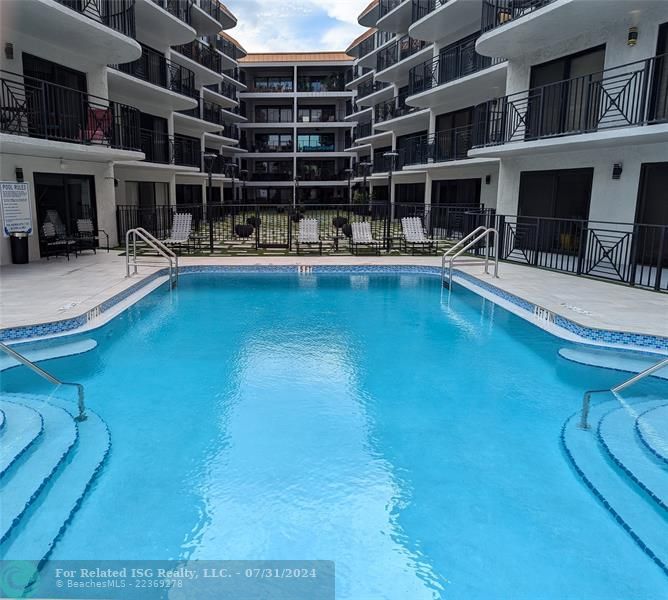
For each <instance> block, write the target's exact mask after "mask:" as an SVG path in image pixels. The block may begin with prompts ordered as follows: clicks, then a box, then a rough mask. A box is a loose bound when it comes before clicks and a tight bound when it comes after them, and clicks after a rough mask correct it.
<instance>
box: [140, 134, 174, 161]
mask: <svg viewBox="0 0 668 600" xmlns="http://www.w3.org/2000/svg"><path fill="white" fill-rule="evenodd" d="M140 139H141V151H142V152H143V153H144V154H145V156H146V158H145V159H144V160H145V161H146V162H151V163H158V164H163V165H169V164H173V163H174V138H171V137H169V136H168V135H167V134H166V133H160V132H157V131H153V130H152V129H142V130H141V132H140Z"/></svg>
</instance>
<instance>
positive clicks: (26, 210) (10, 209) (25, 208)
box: [0, 181, 32, 237]
mask: <svg viewBox="0 0 668 600" xmlns="http://www.w3.org/2000/svg"><path fill="white" fill-rule="evenodd" d="M0 205H2V234H3V235H4V236H5V237H9V236H10V234H12V233H28V234H31V233H32V211H31V210H30V190H29V188H28V184H27V183H16V182H15V181H0Z"/></svg>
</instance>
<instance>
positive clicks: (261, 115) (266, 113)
mask: <svg viewBox="0 0 668 600" xmlns="http://www.w3.org/2000/svg"><path fill="white" fill-rule="evenodd" d="M292 120H293V119H292V107H291V106H256V107H255V122H256V123H292Z"/></svg>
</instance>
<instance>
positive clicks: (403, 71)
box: [375, 35, 432, 82]
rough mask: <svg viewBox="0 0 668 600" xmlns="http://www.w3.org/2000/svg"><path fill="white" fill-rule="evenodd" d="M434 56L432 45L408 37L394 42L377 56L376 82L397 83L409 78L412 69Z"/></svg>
mask: <svg viewBox="0 0 668 600" xmlns="http://www.w3.org/2000/svg"><path fill="white" fill-rule="evenodd" d="M427 55H429V56H431V55H432V47H431V44H427V42H424V41H422V40H416V39H414V38H411V37H409V36H407V35H405V36H404V37H402V38H401V39H399V40H397V41H396V42H393V43H392V44H390V45H389V46H387V47H386V48H384V49H383V50H381V51H379V52H378V55H377V56H376V76H375V77H376V80H379V81H387V82H395V81H401V80H403V79H405V78H407V77H408V72H409V70H410V69H411V67H413V66H415V65H416V64H418V63H419V62H421V61H423V60H424V59H425V58H426V57H427Z"/></svg>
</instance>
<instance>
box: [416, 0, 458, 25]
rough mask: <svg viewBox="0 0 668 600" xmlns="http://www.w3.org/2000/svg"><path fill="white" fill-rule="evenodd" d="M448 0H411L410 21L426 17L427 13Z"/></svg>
mask: <svg viewBox="0 0 668 600" xmlns="http://www.w3.org/2000/svg"><path fill="white" fill-rule="evenodd" d="M449 1H450V0H413V7H412V11H413V12H412V17H411V19H412V22H413V23H415V22H416V21H419V20H420V19H422V18H424V17H426V16H427V15H428V14H429V13H432V12H434V11H435V10H436V9H437V8H440V7H441V6H443V5H444V4H447V3H448V2H449Z"/></svg>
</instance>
